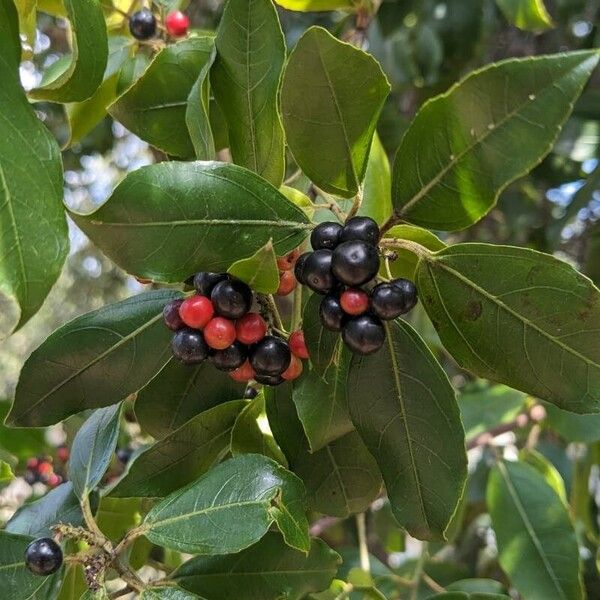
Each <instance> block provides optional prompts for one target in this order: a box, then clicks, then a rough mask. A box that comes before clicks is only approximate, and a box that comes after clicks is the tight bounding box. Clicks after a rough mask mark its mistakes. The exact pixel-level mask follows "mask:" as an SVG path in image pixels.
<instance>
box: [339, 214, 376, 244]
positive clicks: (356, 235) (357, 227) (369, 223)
mask: <svg viewBox="0 0 600 600" xmlns="http://www.w3.org/2000/svg"><path fill="white" fill-rule="evenodd" d="M355 240H361V241H363V242H367V244H372V245H373V246H377V244H378V243H379V226H378V225H377V223H375V221H373V219H370V218H369V217H352V218H351V219H348V220H347V221H346V224H345V225H344V229H343V230H342V233H341V236H340V241H341V242H351V241H355Z"/></svg>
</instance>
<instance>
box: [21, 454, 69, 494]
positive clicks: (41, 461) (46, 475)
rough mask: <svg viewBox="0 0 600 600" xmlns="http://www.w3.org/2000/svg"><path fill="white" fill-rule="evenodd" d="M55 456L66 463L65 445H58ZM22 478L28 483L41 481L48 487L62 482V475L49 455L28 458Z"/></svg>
mask: <svg viewBox="0 0 600 600" xmlns="http://www.w3.org/2000/svg"><path fill="white" fill-rule="evenodd" d="M56 457H57V459H58V460H59V461H60V462H61V463H63V464H64V463H66V462H67V461H68V460H69V449H68V448H67V447H66V446H60V447H59V448H57V449H56ZM60 470H61V469H59V471H60ZM23 478H24V479H25V481H26V482H27V483H28V484H29V485H33V484H34V483H43V484H44V485H47V486H48V487H50V488H55V487H57V486H59V485H60V484H61V483H62V482H63V477H62V476H61V475H60V474H59V473H57V472H56V469H55V466H54V463H53V460H52V457H50V456H38V457H32V458H29V459H28V460H27V464H26V465H25V473H24V475H23Z"/></svg>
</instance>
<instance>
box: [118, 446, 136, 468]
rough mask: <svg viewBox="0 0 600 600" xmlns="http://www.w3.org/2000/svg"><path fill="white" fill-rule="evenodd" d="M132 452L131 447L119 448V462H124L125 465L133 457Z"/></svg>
mask: <svg viewBox="0 0 600 600" xmlns="http://www.w3.org/2000/svg"><path fill="white" fill-rule="evenodd" d="M132 454H133V451H132V450H131V448H119V449H118V450H117V459H118V460H119V462H122V463H123V464H124V465H126V464H127V463H128V462H129V460H130V459H131V455H132Z"/></svg>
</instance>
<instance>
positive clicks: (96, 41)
mask: <svg viewBox="0 0 600 600" xmlns="http://www.w3.org/2000/svg"><path fill="white" fill-rule="evenodd" d="M63 1H64V5H65V8H66V9H67V13H68V17H69V22H70V24H71V60H70V63H69V65H68V67H67V69H66V70H65V71H63V72H62V73H61V74H60V75H59V76H58V77H56V78H54V79H52V81H50V82H49V83H47V84H46V85H44V86H43V87H39V88H37V89H35V90H32V91H31V92H30V93H29V95H30V96H31V97H32V98H33V99H35V100H49V101H51V102H81V101H82V100H85V99H87V98H89V97H90V96H91V95H92V94H93V93H94V92H95V91H96V90H97V89H98V87H99V86H100V84H101V83H102V79H103V77H104V70H105V68H106V63H107V60H108V37H107V33H106V24H105V22H104V14H103V12H102V6H101V4H100V1H99V0H63Z"/></svg>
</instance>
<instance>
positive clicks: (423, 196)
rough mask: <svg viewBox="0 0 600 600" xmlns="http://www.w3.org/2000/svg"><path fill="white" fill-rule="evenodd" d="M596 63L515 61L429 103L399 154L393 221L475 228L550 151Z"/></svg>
mask: <svg viewBox="0 0 600 600" xmlns="http://www.w3.org/2000/svg"><path fill="white" fill-rule="evenodd" d="M598 58H599V55H598V53H597V52H596V51H591V52H587V51H586V52H572V53H569V54H557V55H554V56H542V57H535V58H525V59H510V60H507V61H503V62H501V63H498V64H493V65H490V66H488V67H485V68H483V69H481V70H479V71H475V72H474V73H472V74H470V75H469V76H468V77H467V78H466V79H464V80H463V81H461V82H460V83H458V84H457V85H455V86H454V87H452V88H451V89H450V90H449V91H448V92H447V93H446V94H443V95H441V96H438V97H437V98H435V99H433V100H431V101H429V102H427V103H426V104H425V105H424V106H423V108H422V109H421V110H420V111H419V113H418V114H417V116H416V117H415V119H414V121H413V122H412V124H411V126H410V128H409V129H408V131H407V132H406V134H405V136H404V138H403V140H402V143H401V144H400V148H399V149H398V154H397V155H396V161H395V164H394V168H393V191H392V194H393V199H394V206H395V210H396V215H397V216H398V217H399V218H401V219H403V220H406V221H408V222H410V223H414V224H415V225H420V226H421V227H428V228H431V229H440V230H444V231H453V230H456V229H462V228H464V227H467V226H468V225H471V224H473V223H475V222H477V221H478V220H479V219H480V218H481V217H483V215H485V214H486V213H487V212H488V211H489V210H490V209H491V208H492V206H493V205H494V204H495V203H496V199H497V198H498V195H499V194H500V192H501V191H502V190H503V189H504V188H505V187H506V186H507V185H508V184H509V183H510V182H511V181H514V180H515V179H517V178H518V177H520V176H522V175H524V174H525V173H527V172H529V171H530V170H531V168H532V167H533V166H535V165H536V164H537V163H539V162H540V161H541V159H542V158H543V157H544V156H545V155H546V154H547V153H548V152H549V151H550V149H551V148H552V145H553V143H554V141H555V140H556V138H557V136H558V133H559V132H560V129H561V126H562V124H563V123H564V121H565V120H566V119H567V117H568V115H569V114H570V112H571V109H572V106H573V103H574V101H575V100H576V98H577V97H578V96H579V94H580V93H581V90H582V88H583V86H584V85H585V83H586V82H587V80H588V78H589V76H590V74H591V72H592V70H593V69H594V67H595V66H596V64H597V62H598ZM440 132H444V135H439V133H440ZM515 140H519V143H518V144H515Z"/></svg>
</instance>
